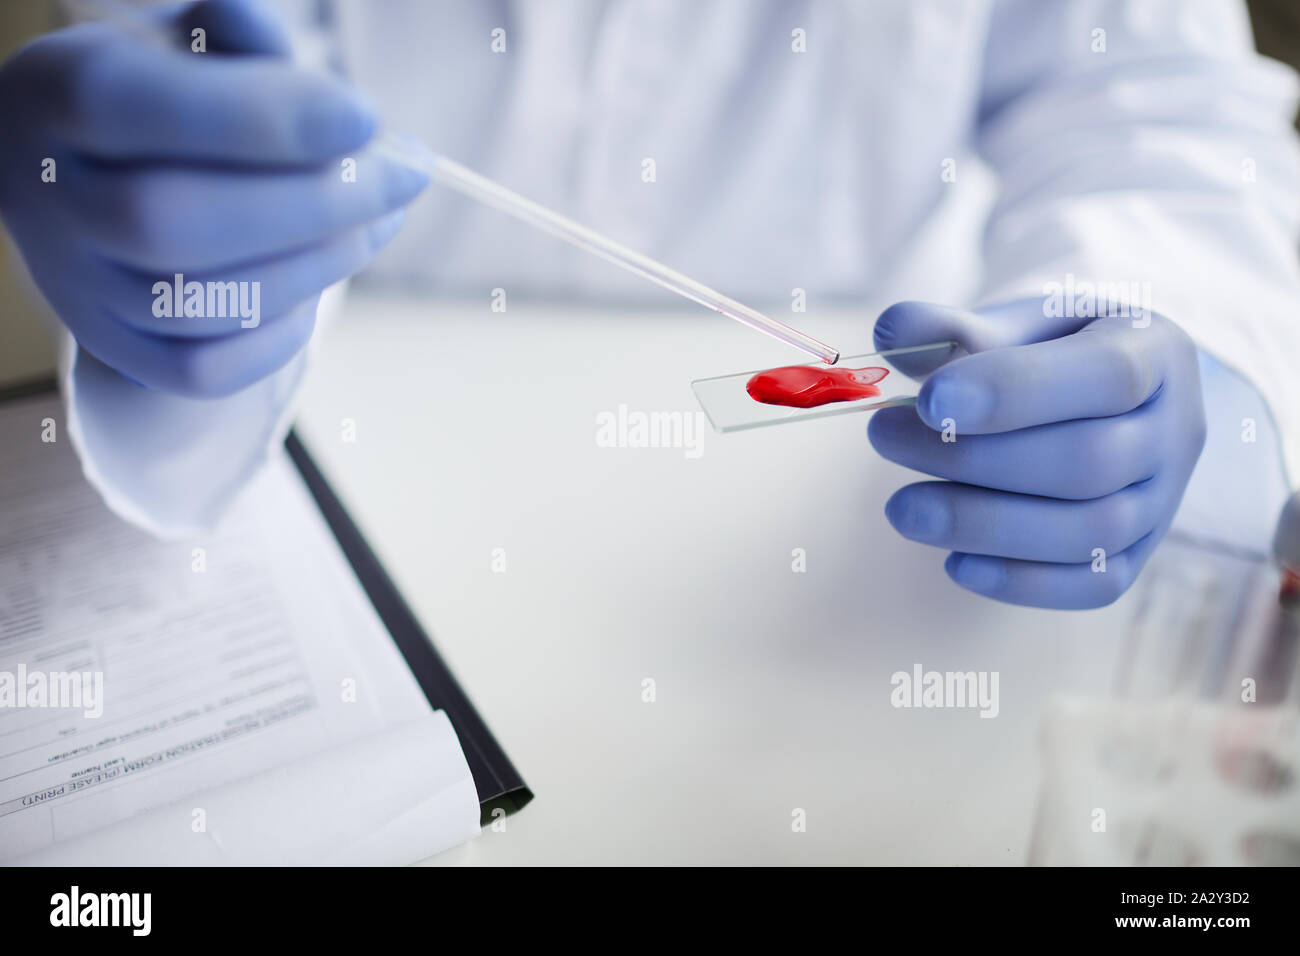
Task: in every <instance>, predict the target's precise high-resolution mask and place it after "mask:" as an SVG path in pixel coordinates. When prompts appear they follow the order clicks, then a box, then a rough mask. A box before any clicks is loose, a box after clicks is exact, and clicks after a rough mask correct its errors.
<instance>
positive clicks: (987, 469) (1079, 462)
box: [867, 398, 1166, 499]
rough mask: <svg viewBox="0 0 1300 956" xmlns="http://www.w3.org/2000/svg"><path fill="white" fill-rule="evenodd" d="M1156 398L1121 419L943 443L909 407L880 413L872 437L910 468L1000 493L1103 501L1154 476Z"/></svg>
mask: <svg viewBox="0 0 1300 956" xmlns="http://www.w3.org/2000/svg"><path fill="white" fill-rule="evenodd" d="M1161 412H1163V407H1162V402H1161V400H1160V399H1159V398H1157V399H1155V400H1154V401H1152V402H1149V403H1148V404H1147V405H1144V406H1143V407H1142V408H1140V409H1138V410H1137V411H1134V412H1130V413H1129V414H1128V415H1123V416H1119V417H1116V418H1089V419H1080V420H1078V421H1072V422H1058V423H1056V424H1053V425H1039V426H1037V427H1034V428H1024V429H1021V430H1019V431H1014V432H1002V433H999V434H993V435H962V434H960V433H957V435H956V436H955V437H956V441H950V442H945V441H944V440H943V438H944V434H945V433H944V432H936V431H933V430H932V429H930V428H929V427H928V426H927V425H926V424H925V423H924V422H922V421H921V419H920V418H919V417H918V416H917V413H916V410H915V409H914V408H912V407H910V406H896V407H894V408H882V409H881V410H880V411H878V412H875V413H874V414H873V415H872V416H871V421H870V422H869V423H868V426H867V437H868V438H869V439H870V440H871V444H872V446H873V447H874V448H875V449H876V451H878V452H879V453H880V454H881V455H883V456H884V457H885V458H888V459H889V460H890V461H893V462H896V463H898V464H900V465H903V466H904V467H907V468H912V469H915V470H916V471H922V472H925V473H926V474H928V475H934V476H935V477H937V478H947V479H949V480H950V481H960V482H962V483H964V484H968V485H980V486H981V487H984V488H995V489H998V490H1000V491H1011V492H1017V493H1020V494H1028V495H1043V496H1046V497H1049V498H1071V499H1085V498H1100V497H1102V496H1104V495H1109V494H1113V493H1114V492H1116V491H1119V490H1120V489H1121V488H1126V487H1128V486H1129V485H1131V484H1134V483H1135V482H1139V481H1145V480H1146V479H1147V478H1150V477H1152V476H1153V475H1155V474H1156V473H1157V472H1158V471H1159V469H1160V467H1161V465H1162V449H1163V448H1164V446H1165V436H1164V434H1163V431H1162V428H1161V423H1162V421H1163V420H1164V418H1165V417H1166V416H1163V415H1162V414H1161Z"/></svg>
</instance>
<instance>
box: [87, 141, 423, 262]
mask: <svg viewBox="0 0 1300 956" xmlns="http://www.w3.org/2000/svg"><path fill="white" fill-rule="evenodd" d="M428 181H429V179H428V176H427V175H426V174H424V173H422V172H420V171H419V170H415V169H412V168H410V167H408V166H405V165H403V164H401V163H398V162H395V161H393V160H391V159H388V158H387V157H384V156H382V155H378V154H376V153H374V152H373V151H367V152H365V153H362V154H360V155H358V156H357V157H356V167H355V181H353V180H352V179H351V178H345V177H344V176H342V175H341V174H340V169H339V168H338V167H335V166H333V165H327V166H324V167H321V168H318V169H312V170H296V171H293V172H288V171H262V172H252V171H247V170H226V171H223V172H218V171H215V170H211V169H198V168H184V167H175V166H163V167H154V168H147V167H146V168H140V167H135V168H131V167H119V166H113V167H104V166H96V165H89V166H86V167H84V168H83V169H81V170H79V171H78V173H77V174H76V175H75V176H70V177H69V179H68V194H69V196H70V199H71V206H70V207H69V206H65V207H64V208H63V209H62V214H63V215H64V216H67V217H69V218H70V219H71V221H70V222H69V223H68V224H67V225H68V228H71V229H76V230H77V231H76V232H73V234H74V235H78V234H80V235H84V236H85V237H86V238H87V239H88V240H89V241H90V242H91V243H92V244H93V245H94V246H95V247H96V248H97V249H98V250H99V252H100V254H101V255H103V256H105V257H106V258H109V259H112V260H113V261H115V262H119V263H121V264H123V265H128V266H131V267H133V268H136V269H139V270H141V271H144V272H150V273H152V272H159V273H162V275H160V276H159V278H165V277H167V276H170V275H172V274H173V273H176V272H182V273H186V272H199V271H206V270H216V269H219V268H221V267H223V266H227V265H229V264H231V263H238V262H247V261H248V260H250V259H256V258H261V257H264V256H273V255H277V254H283V253H285V252H287V251H290V250H292V249H295V248H297V247H300V246H304V245H308V244H311V243H314V242H321V241H324V240H326V239H328V238H330V237H331V236H333V235H335V234H337V233H339V232H342V231H345V230H348V229H353V228H356V227H358V226H360V225H362V224H364V223H366V222H368V221H370V220H372V219H375V218H377V217H379V216H382V215H385V214H387V213H390V212H393V211H395V210H397V209H399V208H401V207H402V206H405V205H406V204H407V203H408V202H410V201H411V200H412V199H414V198H415V196H416V195H417V194H418V193H419V192H420V191H421V190H422V189H423V188H424V187H425V185H426V184H427V183H428Z"/></svg>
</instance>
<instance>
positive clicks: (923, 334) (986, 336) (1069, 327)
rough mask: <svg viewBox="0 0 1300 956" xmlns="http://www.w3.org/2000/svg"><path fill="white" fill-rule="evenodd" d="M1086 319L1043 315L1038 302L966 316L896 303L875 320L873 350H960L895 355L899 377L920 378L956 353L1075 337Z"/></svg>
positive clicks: (926, 305) (950, 309) (967, 312)
mask: <svg viewBox="0 0 1300 956" xmlns="http://www.w3.org/2000/svg"><path fill="white" fill-rule="evenodd" d="M1087 321H1088V320H1087V319H1081V318H1060V317H1057V318H1051V317H1048V316H1044V315H1043V308H1042V300H1041V299H1033V300H1023V301H1020V302H1012V303H1007V304H1003V305H998V306H992V307H989V308H984V309H979V310H977V311H971V310H968V309H957V308H953V307H952V306H946V305H937V304H935V303H931V302H898V303H895V304H894V305H891V306H890V307H889V308H887V309H886V310H885V311H884V312H882V313H880V317H879V318H877V319H876V325H875V328H874V329H873V331H872V337H873V339H874V341H875V345H876V348H877V349H879V350H881V351H885V350H887V349H901V348H907V347H909V346H913V345H928V344H930V343H931V342H945V341H952V342H956V343H957V344H958V345H959V346H960V350H954V351H953V352H952V353H951V354H948V355H943V356H938V357H935V356H933V355H929V354H925V355H915V356H913V355H899V356H895V357H894V358H892V359H891V361H892V362H893V364H894V365H895V366H896V367H897V368H898V369H899V371H901V372H903V374H905V375H910V376H912V377H913V378H924V377H925V376H927V375H929V374H930V373H931V372H933V371H934V370H935V369H936V368H938V367H939V366H941V365H943V364H944V363H946V362H950V361H952V360H953V359H955V358H957V357H959V356H960V355H961V354H962V352H965V353H969V354H974V353H976V352H983V351H986V350H987V349H994V348H1002V347H1004V346H1008V345H1026V344H1028V343H1030V342H1041V341H1044V340H1046V339H1051V338H1056V337H1058V336H1061V335H1068V334H1070V333H1071V332H1075V331H1078V329H1080V328H1082V327H1083V325H1084V324H1086V322H1087Z"/></svg>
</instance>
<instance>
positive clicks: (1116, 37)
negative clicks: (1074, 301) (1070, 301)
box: [976, 0, 1300, 485]
mask: <svg viewBox="0 0 1300 956" xmlns="http://www.w3.org/2000/svg"><path fill="white" fill-rule="evenodd" d="M1297 89H1298V87H1297V82H1296V77H1295V75H1294V73H1293V72H1292V71H1291V70H1290V69H1288V68H1287V67H1285V66H1283V65H1282V64H1280V63H1277V62H1275V61H1272V60H1268V59H1265V58H1263V57H1261V56H1259V55H1257V54H1256V53H1255V52H1254V46H1253V43H1252V39H1251V34H1250V26H1249V21H1248V18H1247V15H1246V10H1245V8H1244V6H1242V5H1240V4H1237V3H1233V2H1226V0H1144V2H1143V3H1131V2H1127V0H1076V2H1052V3H1044V2H1042V0H998V2H996V3H995V5H994V8H993V13H992V16H991V18H990V23H989V33H988V38H987V49H986V57H985V66H984V77H983V84H982V89H981V102H980V108H979V115H978V118H977V129H976V142H977V146H978V149H979V151H980V153H981V155H982V156H983V157H984V158H985V159H986V160H987V161H988V162H989V163H990V165H991V166H992V167H993V169H994V170H995V171H996V173H997V174H998V176H999V178H1000V188H999V195H998V199H997V201H996V203H995V206H994V208H993V210H992V213H991V216H990V220H989V224H988V228H987V233H986V237H985V248H984V258H985V286H984V288H983V292H982V295H981V300H982V301H983V302H985V303H987V302H994V301H1005V300H1012V299H1019V298H1024V297H1027V296H1044V295H1045V290H1046V289H1047V288H1049V286H1048V284H1049V283H1056V284H1058V287H1059V286H1063V285H1064V284H1065V283H1067V282H1069V283H1072V285H1073V286H1074V287H1075V288H1078V289H1086V288H1088V286H1085V285H1083V283H1091V284H1092V286H1091V287H1092V288H1093V289H1097V290H1100V289H1101V288H1102V287H1101V286H1100V284H1101V283H1110V284H1111V285H1110V286H1108V287H1106V289H1107V293H1108V294H1109V293H1110V292H1111V291H1113V290H1117V289H1127V290H1129V291H1131V292H1135V293H1136V294H1138V295H1141V296H1142V297H1143V298H1146V299H1148V302H1147V303H1146V304H1148V305H1149V307H1150V308H1153V309H1154V310H1155V311H1157V312H1159V313H1161V314H1163V315H1165V316H1167V317H1169V318H1171V319H1173V320H1174V321H1175V322H1177V323H1178V324H1179V325H1181V326H1182V327H1183V328H1184V329H1185V330H1186V331H1187V332H1188V333H1189V334H1190V335H1191V336H1192V337H1193V339H1195V341H1196V343H1197V345H1198V346H1199V347H1200V348H1201V349H1202V350H1204V351H1205V352H1207V353H1209V354H1211V355H1213V356H1215V357H1216V358H1217V359H1218V360H1219V361H1220V362H1222V363H1223V364H1224V365H1226V366H1227V367H1229V368H1231V369H1233V370H1235V371H1236V372H1238V373H1239V374H1241V375H1242V376H1243V377H1244V378H1246V379H1247V380H1248V381H1250V382H1251V383H1252V384H1253V385H1254V386H1255V388H1257V389H1258V390H1259V392H1260V394H1261V395H1262V396H1263V398H1264V399H1265V401H1266V402H1267V404H1268V407H1269V409H1270V411H1271V413H1272V416H1273V418H1274V421H1275V423H1276V425H1277V432H1278V434H1279V436H1280V442H1281V445H1282V456H1283V459H1284V461H1285V464H1286V467H1287V471H1288V472H1289V481H1290V482H1291V484H1293V485H1294V484H1295V483H1296V482H1297V481H1300V375H1297V373H1296V362H1297V359H1298V358H1300V262H1298V257H1297V241H1298V237H1300V145H1298V144H1297V139H1296V136H1295V133H1294V131H1293V130H1292V128H1291V120H1292V118H1293V116H1294V115H1295V107H1296V100H1297ZM1215 412H1216V410H1215V409H1214V408H1213V407H1210V408H1208V409H1207V413H1208V414H1209V415H1210V416H1213V415H1214V414H1215ZM1211 424H1212V425H1213V422H1212V423H1211Z"/></svg>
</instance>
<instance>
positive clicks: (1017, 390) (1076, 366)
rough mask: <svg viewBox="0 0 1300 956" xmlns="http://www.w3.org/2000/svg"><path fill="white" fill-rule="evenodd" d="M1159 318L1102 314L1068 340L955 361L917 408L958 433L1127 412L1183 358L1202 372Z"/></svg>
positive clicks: (933, 380)
mask: <svg viewBox="0 0 1300 956" xmlns="http://www.w3.org/2000/svg"><path fill="white" fill-rule="evenodd" d="M1181 335H1182V333H1180V332H1179V331H1178V330H1177V328H1176V327H1175V326H1173V325H1172V324H1170V323H1168V322H1166V321H1165V320H1163V319H1160V318H1158V317H1155V318H1153V319H1152V320H1151V323H1150V324H1149V325H1147V326H1146V327H1143V328H1135V327H1134V326H1133V324H1132V321H1131V320H1129V319H1119V318H1115V319H1099V320H1096V321H1094V322H1092V323H1090V324H1089V325H1088V326H1087V327H1086V328H1084V329H1083V330H1082V331H1079V332H1076V333H1074V334H1073V335H1067V336H1065V337H1064V338H1059V339H1052V340H1050V341H1046V342H1037V343H1035V344H1032V345H1020V346H1012V347H1009V348H1000V349H992V350H990V351H987V352H980V353H978V354H976V355H969V356H966V357H964V358H960V359H958V360H957V361H954V362H952V363H950V364H948V365H946V366H945V367H944V368H942V369H940V370H938V371H937V372H935V373H934V375H932V376H930V378H928V379H927V380H926V382H925V384H924V385H922V386H921V391H920V394H919V395H918V396H917V401H916V407H917V411H918V413H919V414H920V416H921V420H922V421H924V422H925V423H926V424H927V425H929V426H930V427H931V428H940V427H942V425H941V423H942V422H943V421H944V420H951V421H952V422H954V423H955V427H956V429H957V432H958V433H959V434H965V435H980V434H987V433H991V432H1009V431H1014V430H1016V429H1020V428H1029V427H1031V426H1034V425H1046V424H1049V423H1051V422H1064V421H1071V420H1073V419H1081V418H1105V417H1109V416H1112V415H1122V414H1124V413H1125V412H1129V411H1132V410H1133V409H1135V408H1137V407H1138V406H1140V405H1142V404H1143V403H1144V402H1146V401H1147V400H1148V399H1149V398H1151V397H1152V396H1153V395H1154V394H1156V393H1157V392H1158V391H1159V390H1160V389H1161V387H1163V385H1164V383H1165V380H1166V377H1167V375H1168V374H1169V372H1170V365H1171V363H1177V362H1178V356H1179V355H1183V356H1185V358H1186V359H1187V363H1186V364H1187V365H1188V366H1189V367H1190V368H1192V369H1195V355H1194V350H1193V348H1192V346H1191V344H1190V342H1188V343H1186V345H1185V346H1183V345H1182V343H1180V342H1179V341H1178V338H1179V336H1181Z"/></svg>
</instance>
